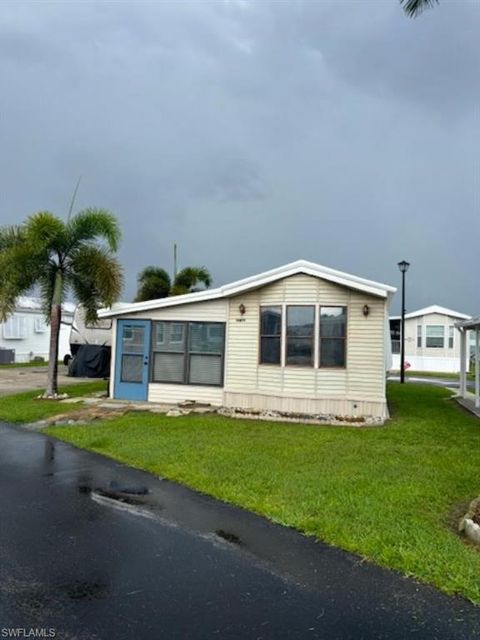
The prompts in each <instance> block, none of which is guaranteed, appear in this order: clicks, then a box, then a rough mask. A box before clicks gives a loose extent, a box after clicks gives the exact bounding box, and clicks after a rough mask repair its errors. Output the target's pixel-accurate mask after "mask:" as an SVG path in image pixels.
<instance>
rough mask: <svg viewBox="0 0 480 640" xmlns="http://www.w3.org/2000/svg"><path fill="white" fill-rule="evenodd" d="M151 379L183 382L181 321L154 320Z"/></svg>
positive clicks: (184, 342)
mask: <svg viewBox="0 0 480 640" xmlns="http://www.w3.org/2000/svg"><path fill="white" fill-rule="evenodd" d="M153 326H154V331H153V343H152V346H153V375H152V378H153V381H154V382H179V383H184V382H185V362H186V359H185V346H186V340H185V328H186V325H185V323H183V322H155V323H154V325H153Z"/></svg>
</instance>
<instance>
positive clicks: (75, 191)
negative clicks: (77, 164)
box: [67, 176, 82, 222]
mask: <svg viewBox="0 0 480 640" xmlns="http://www.w3.org/2000/svg"><path fill="white" fill-rule="evenodd" d="M81 180H82V176H79V177H78V180H77V184H76V185H75V189H74V190H73V195H72V200H71V202H70V208H69V210H68V216H67V222H70V218H71V215H72V211H73V205H74V204H75V198H76V197H77V191H78V187H79V186H80V182H81Z"/></svg>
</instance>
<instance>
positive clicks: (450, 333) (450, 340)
mask: <svg viewBox="0 0 480 640" xmlns="http://www.w3.org/2000/svg"><path fill="white" fill-rule="evenodd" d="M453 334H454V328H453V327H448V348H449V349H453Z"/></svg>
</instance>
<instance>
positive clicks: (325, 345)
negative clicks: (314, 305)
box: [319, 307, 347, 367]
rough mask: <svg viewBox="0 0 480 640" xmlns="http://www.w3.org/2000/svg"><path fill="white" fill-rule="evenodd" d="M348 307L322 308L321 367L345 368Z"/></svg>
mask: <svg viewBox="0 0 480 640" xmlns="http://www.w3.org/2000/svg"><path fill="white" fill-rule="evenodd" d="M346 343H347V309H346V307H320V362H319V364H320V366H321V367H345V363H346Z"/></svg>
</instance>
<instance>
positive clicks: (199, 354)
mask: <svg viewBox="0 0 480 640" xmlns="http://www.w3.org/2000/svg"><path fill="white" fill-rule="evenodd" d="M189 334H190V341H189V350H188V351H189V354H188V357H189V367H188V382H189V384H208V385H216V386H220V385H221V384H222V377H223V352H224V344H225V325H223V324H221V323H215V324H214V323H211V322H195V323H190V328H189Z"/></svg>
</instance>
